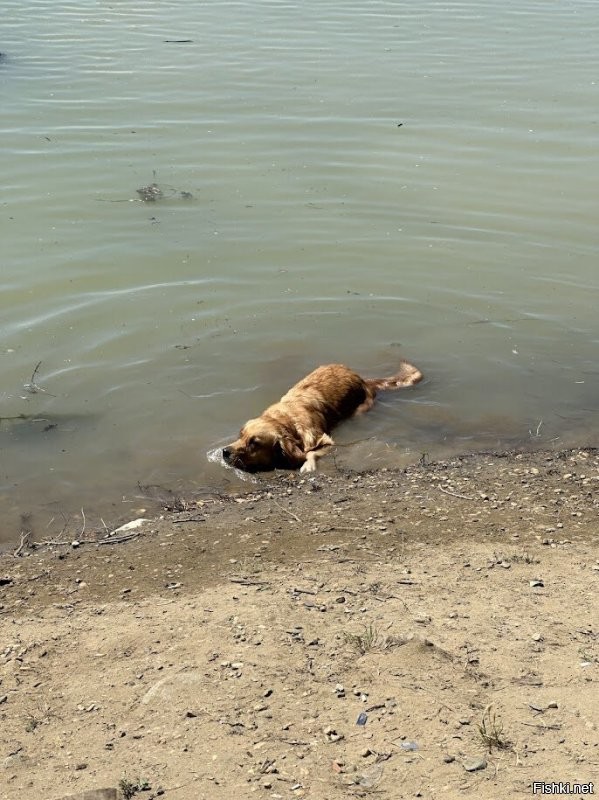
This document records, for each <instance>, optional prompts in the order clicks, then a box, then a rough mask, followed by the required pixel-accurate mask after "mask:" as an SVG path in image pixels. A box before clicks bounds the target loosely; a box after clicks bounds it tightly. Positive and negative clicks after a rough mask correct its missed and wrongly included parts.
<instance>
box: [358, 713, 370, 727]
mask: <svg viewBox="0 0 599 800" xmlns="http://www.w3.org/2000/svg"><path fill="white" fill-rule="evenodd" d="M367 722H368V714H365V713H364V711H362V712H361V713H360V714H359V715H358V719H357V720H356V725H366V723H367Z"/></svg>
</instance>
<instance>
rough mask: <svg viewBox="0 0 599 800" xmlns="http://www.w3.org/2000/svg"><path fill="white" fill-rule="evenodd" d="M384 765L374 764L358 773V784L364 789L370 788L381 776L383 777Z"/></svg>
mask: <svg viewBox="0 0 599 800" xmlns="http://www.w3.org/2000/svg"><path fill="white" fill-rule="evenodd" d="M383 772H384V766H383V764H375V765H374V766H373V767H371V768H370V769H369V770H366V771H365V772H363V773H362V775H360V777H359V779H358V784H359V785H360V786H363V787H364V788H365V789H372V788H373V787H374V786H376V785H377V783H379V782H380V780H381V778H382V777H383Z"/></svg>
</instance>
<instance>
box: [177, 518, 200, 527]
mask: <svg viewBox="0 0 599 800" xmlns="http://www.w3.org/2000/svg"><path fill="white" fill-rule="evenodd" d="M172 522H173V525H181V524H182V523H183V522H206V517H187V519H174V520H173V521H172Z"/></svg>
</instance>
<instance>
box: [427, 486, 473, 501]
mask: <svg viewBox="0 0 599 800" xmlns="http://www.w3.org/2000/svg"><path fill="white" fill-rule="evenodd" d="M437 488H438V489H439V491H440V492H443V494H450V495H451V496H452V497H459V498H461V499H462V500H476V497H470V496H469V495H467V494H459V493H458V492H452V491H451V489H444V488H443V487H442V486H438V487H437Z"/></svg>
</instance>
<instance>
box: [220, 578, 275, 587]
mask: <svg viewBox="0 0 599 800" xmlns="http://www.w3.org/2000/svg"><path fill="white" fill-rule="evenodd" d="M229 581H230V583H238V584H239V585H240V586H268V581H252V580H250V579H249V578H229Z"/></svg>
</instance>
